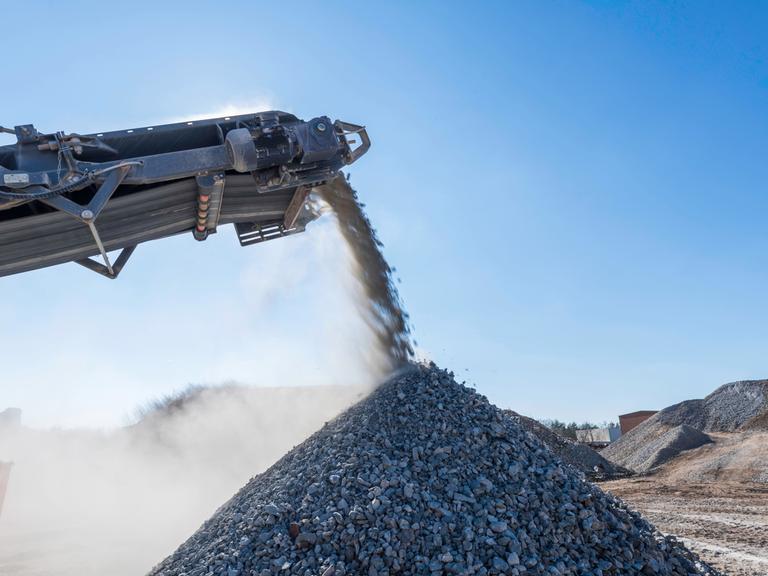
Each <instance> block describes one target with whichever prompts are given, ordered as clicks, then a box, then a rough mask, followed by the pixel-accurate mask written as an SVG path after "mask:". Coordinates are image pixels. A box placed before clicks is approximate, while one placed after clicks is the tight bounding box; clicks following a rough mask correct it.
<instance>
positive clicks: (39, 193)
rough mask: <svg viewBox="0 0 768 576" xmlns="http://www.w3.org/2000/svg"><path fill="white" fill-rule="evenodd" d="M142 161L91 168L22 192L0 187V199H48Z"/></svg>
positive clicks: (74, 190)
mask: <svg viewBox="0 0 768 576" xmlns="http://www.w3.org/2000/svg"><path fill="white" fill-rule="evenodd" d="M141 164H142V163H141V162H139V161H131V162H121V163H120V164H115V165H114V166H107V167H106V168H100V169H98V170H92V171H90V172H86V173H85V174H80V175H79V176H77V177H76V178H75V179H74V180H70V181H69V182H67V183H66V184H61V185H59V186H54V187H53V188H46V187H45V186H30V187H29V188H27V189H26V190H25V191H24V192H9V191H8V190H7V189H4V188H1V187H0V199H3V200H15V201H19V200H21V201H25V202H29V201H32V200H48V199H49V198H54V197H56V196H61V195H62V194H67V193H69V192H76V191H77V190H82V189H83V188H85V187H86V186H88V185H90V184H92V183H93V182H94V181H95V180H96V178H98V177H99V176H101V175H102V174H106V173H107V172H111V171H113V170H117V169H118V168H123V167H125V166H139V165H141Z"/></svg>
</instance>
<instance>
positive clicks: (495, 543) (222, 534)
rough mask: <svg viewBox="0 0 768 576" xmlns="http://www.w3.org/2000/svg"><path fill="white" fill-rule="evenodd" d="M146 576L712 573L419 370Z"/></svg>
mask: <svg viewBox="0 0 768 576" xmlns="http://www.w3.org/2000/svg"><path fill="white" fill-rule="evenodd" d="M151 574H152V575H153V576H181V575H182V574H183V575H185V576H206V575H226V576H253V575H256V576H267V575H288V574H296V575H299V574H300V575H306V576H309V575H318V576H320V575H322V576H342V575H346V574H349V575H351V574H355V575H357V574H367V575H368V576H383V575H385V574H403V575H410V574H434V575H437V574H484V575H493V574H512V575H534V574H537V575H544V574H546V575H548V576H555V575H566V574H572V575H587V574H590V575H602V576H608V575H616V576H618V575H635V574H638V575H639V574H643V575H646V574H648V575H650V574H659V575H671V574H679V575H686V576H693V575H696V574H716V572H715V571H714V570H712V569H711V568H709V567H707V566H706V565H703V564H701V563H700V562H699V561H698V559H697V557H696V556H695V555H693V554H692V553H690V552H689V551H688V550H686V548H685V547H684V546H683V545H682V544H681V543H679V542H677V541H676V540H674V539H672V538H668V537H664V536H663V535H661V534H660V533H659V532H657V531H656V530H655V529H654V528H653V527H652V526H651V525H650V524H648V523H647V522H646V521H645V520H644V519H642V518H641V517H640V516H639V515H638V514H636V513H633V512H631V511H629V510H627V509H626V508H625V507H624V505H623V504H622V503H621V502H620V501H618V500H616V499H614V498H613V497H611V496H609V495H607V494H605V493H603V492H602V491H601V490H600V489H599V488H597V487H595V486H594V485H592V484H589V483H587V482H585V481H584V480H583V479H582V476H581V474H579V473H577V472H576V471H574V470H573V469H571V468H570V467H568V466H563V464H562V462H561V461H560V460H559V459H558V458H557V457H556V456H554V455H553V454H552V452H551V451H550V450H549V449H548V448H547V447H546V446H545V445H544V444H543V443H541V442H540V441H539V440H538V439H537V438H536V437H535V436H533V435H531V434H528V433H526V432H525V430H524V429H523V428H522V427H521V426H520V425H519V423H518V422H517V421H516V420H515V419H513V418H510V417H508V416H507V415H505V414H504V413H503V412H502V411H501V410H499V409H497V408H495V407H494V406H492V405H490V404H489V403H488V401H487V400H486V399H485V398H484V397H482V396H480V395H478V394H477V393H475V392H474V391H472V390H470V389H468V388H466V387H464V386H461V385H459V384H457V383H456V382H455V381H454V380H453V378H452V375H451V374H448V373H446V372H443V371H440V370H438V369H436V368H434V367H423V366H422V367H413V368H412V369H410V370H409V371H407V372H405V373H403V374H401V375H400V376H398V377H395V378H393V379H391V380H390V381H389V382H387V383H385V384H384V385H382V386H380V387H379V388H378V389H377V390H376V391H375V392H374V393H373V394H371V395H370V396H369V397H368V398H366V399H364V400H363V401H362V402H360V403H359V404H357V405H356V406H354V407H352V408H350V409H349V410H347V411H346V412H345V413H343V414H342V415H341V416H339V417H338V418H336V419H334V420H333V421H331V422H329V423H328V424H326V425H325V426H324V427H323V428H322V429H321V430H320V431H319V432H317V433H316V434H314V435H313V436H312V437H310V438H309V439H308V440H307V441H305V442H304V443H302V444H301V445H299V446H298V447H296V448H295V449H294V450H292V451H291V452H289V453H288V454H287V455H286V456H284V457H283V458H282V459H281V460H279V461H278V462H277V463H276V464H275V465H274V466H272V467H271V468H270V469H269V470H267V471H266V472H265V473H263V474H261V475H259V476H256V477H255V478H253V479H252V480H251V481H250V482H249V483H248V484H247V485H246V486H245V487H244V488H243V489H242V490H240V491H239V492H238V493H237V494H236V495H235V496H234V497H233V498H232V499H231V500H230V501H229V502H228V503H227V504H225V505H224V506H222V507H221V508H220V509H219V510H218V512H216V514H214V516H213V517H212V518H211V519H210V520H208V521H207V522H206V523H205V524H204V525H203V526H202V527H201V528H200V530H199V531H198V532H197V533H196V534H194V535H193V536H192V537H191V538H190V539H189V540H188V541H187V542H186V543H185V544H183V545H182V546H181V547H180V548H179V549H178V550H177V551H176V552H175V553H174V554H173V555H172V556H170V557H169V558H167V559H166V560H165V561H163V562H162V563H161V564H160V565H158V566H157V567H156V568H155V569H154V570H153V571H152V573H151Z"/></svg>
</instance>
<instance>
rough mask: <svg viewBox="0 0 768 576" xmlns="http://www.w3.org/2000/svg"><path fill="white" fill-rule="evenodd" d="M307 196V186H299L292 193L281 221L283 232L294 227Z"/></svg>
mask: <svg viewBox="0 0 768 576" xmlns="http://www.w3.org/2000/svg"><path fill="white" fill-rule="evenodd" d="M307 196H309V186H299V187H297V188H296V192H294V193H293V198H291V203H290V204H288V208H287V209H286V211H285V219H284V220H283V228H284V229H285V230H291V229H293V228H295V227H296V221H297V220H298V219H299V216H300V215H301V209H302V208H304V203H305V202H306V201H307Z"/></svg>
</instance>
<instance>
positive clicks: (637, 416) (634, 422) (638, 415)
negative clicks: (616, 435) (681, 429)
mask: <svg viewBox="0 0 768 576" xmlns="http://www.w3.org/2000/svg"><path fill="white" fill-rule="evenodd" d="M656 412H658V410H638V411H637V412H630V413H629V414H622V415H621V416H619V427H620V428H621V433H622V435H624V434H626V433H627V432H629V431H630V430H632V428H635V427H637V426H639V425H640V424H642V423H643V422H645V421H646V420H648V418H650V417H651V416H653V415H654V414H656Z"/></svg>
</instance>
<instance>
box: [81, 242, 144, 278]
mask: <svg viewBox="0 0 768 576" xmlns="http://www.w3.org/2000/svg"><path fill="white" fill-rule="evenodd" d="M99 242H100V241H99ZM101 250H103V246H102V247H101ZM134 250H136V246H128V247H126V248H123V250H122V251H121V252H120V255H119V256H118V257H117V260H115V263H114V264H110V263H109V258H107V255H106V253H104V252H102V256H103V258H104V260H105V264H102V263H101V262H96V261H95V260H91V259H90V258H84V259H82V260H75V262H77V263H78V264H80V266H85V267H86V268H88V270H92V271H93V272H96V273H98V274H101V275H102V276H106V277H107V278H110V279H112V280H114V279H115V278H117V277H118V276H119V275H120V272H121V271H122V269H123V267H124V266H125V263H126V262H128V258H130V257H131V254H133V251H134Z"/></svg>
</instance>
